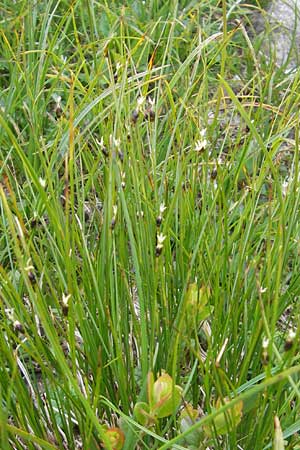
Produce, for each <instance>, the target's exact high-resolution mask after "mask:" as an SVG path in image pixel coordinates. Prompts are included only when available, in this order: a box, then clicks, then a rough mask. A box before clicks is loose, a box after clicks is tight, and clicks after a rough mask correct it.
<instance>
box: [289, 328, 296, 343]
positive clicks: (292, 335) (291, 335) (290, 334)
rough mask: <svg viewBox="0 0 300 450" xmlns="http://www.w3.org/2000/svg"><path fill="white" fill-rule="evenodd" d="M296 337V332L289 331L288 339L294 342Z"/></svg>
mask: <svg viewBox="0 0 300 450" xmlns="http://www.w3.org/2000/svg"><path fill="white" fill-rule="evenodd" d="M295 337H296V333H295V331H294V330H292V329H290V330H289V334H288V339H289V340H291V341H293V340H294V339H295Z"/></svg>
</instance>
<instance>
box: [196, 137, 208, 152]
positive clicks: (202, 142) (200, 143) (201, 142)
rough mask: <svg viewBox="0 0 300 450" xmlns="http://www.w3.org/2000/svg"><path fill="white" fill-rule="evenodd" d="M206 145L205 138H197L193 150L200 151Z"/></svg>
mask: <svg viewBox="0 0 300 450" xmlns="http://www.w3.org/2000/svg"><path fill="white" fill-rule="evenodd" d="M206 146H207V140H206V139H204V138H202V139H198V141H196V143H195V152H199V153H200V152H202V151H203V150H204V149H205V148H206Z"/></svg>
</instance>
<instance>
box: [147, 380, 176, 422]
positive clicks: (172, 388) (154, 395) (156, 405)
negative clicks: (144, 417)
mask: <svg viewBox="0 0 300 450" xmlns="http://www.w3.org/2000/svg"><path fill="white" fill-rule="evenodd" d="M181 394H182V389H181V387H180V386H177V385H174V382H173V380H172V378H171V377H170V375H168V374H167V373H163V374H162V375H161V376H160V377H158V379H157V380H156V381H155V383H154V384H153V386H152V392H151V393H150V395H151V399H152V401H153V405H152V408H151V409H150V414H151V415H154V416H156V417H157V418H158V419H161V418H163V417H167V416H170V415H171V414H174V413H175V412H176V410H177V408H178V406H179V405H180V402H181Z"/></svg>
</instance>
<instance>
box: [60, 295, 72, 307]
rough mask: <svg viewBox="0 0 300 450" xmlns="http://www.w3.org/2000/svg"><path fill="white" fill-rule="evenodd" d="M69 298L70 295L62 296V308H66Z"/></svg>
mask: <svg viewBox="0 0 300 450" xmlns="http://www.w3.org/2000/svg"><path fill="white" fill-rule="evenodd" d="M70 298H71V294H68V295H66V294H63V296H62V303H63V306H68V303H69V300H70Z"/></svg>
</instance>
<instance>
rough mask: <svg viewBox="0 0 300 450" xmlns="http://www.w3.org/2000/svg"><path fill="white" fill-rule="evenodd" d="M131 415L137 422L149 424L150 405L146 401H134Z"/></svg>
mask: <svg viewBox="0 0 300 450" xmlns="http://www.w3.org/2000/svg"><path fill="white" fill-rule="evenodd" d="M133 416H134V418H135V420H136V421H137V422H138V423H139V424H141V425H143V426H146V425H149V424H150V422H151V416H150V407H149V405H148V403H146V402H138V403H136V404H135V406H134V409H133Z"/></svg>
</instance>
